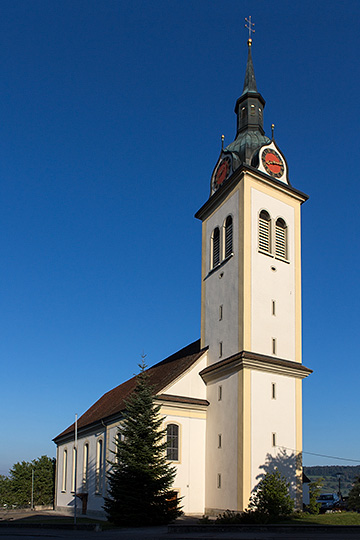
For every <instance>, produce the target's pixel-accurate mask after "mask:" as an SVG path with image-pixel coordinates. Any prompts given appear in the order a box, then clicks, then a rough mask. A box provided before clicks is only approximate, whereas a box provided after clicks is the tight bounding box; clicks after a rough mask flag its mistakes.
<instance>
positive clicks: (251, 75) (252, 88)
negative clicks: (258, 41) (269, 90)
mask: <svg viewBox="0 0 360 540" xmlns="http://www.w3.org/2000/svg"><path fill="white" fill-rule="evenodd" d="M251 45H252V39H250V38H249V39H248V58H247V64H246V71H245V81H244V88H243V91H242V95H244V94H247V92H255V93H257V87H256V80H255V71H254V64H253V61H252V56H251Z"/></svg>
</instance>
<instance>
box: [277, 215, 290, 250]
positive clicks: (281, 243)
mask: <svg viewBox="0 0 360 540" xmlns="http://www.w3.org/2000/svg"><path fill="white" fill-rule="evenodd" d="M275 257H280V258H281V259H287V258H288V256H287V225H286V223H285V221H284V220H283V219H282V218H278V219H277V220H276V223H275Z"/></svg>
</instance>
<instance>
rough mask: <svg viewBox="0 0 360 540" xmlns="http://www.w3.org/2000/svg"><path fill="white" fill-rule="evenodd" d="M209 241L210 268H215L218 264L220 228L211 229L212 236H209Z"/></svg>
mask: <svg viewBox="0 0 360 540" xmlns="http://www.w3.org/2000/svg"><path fill="white" fill-rule="evenodd" d="M211 241H212V242H211V243H212V254H211V257H212V265H211V267H212V268H215V266H217V265H218V264H220V229H219V227H216V228H215V229H214V230H213V233H212V237H211Z"/></svg>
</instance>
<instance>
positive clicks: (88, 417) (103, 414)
mask: <svg viewBox="0 0 360 540" xmlns="http://www.w3.org/2000/svg"><path fill="white" fill-rule="evenodd" d="M205 350H206V349H203V350H201V349H200V340H197V341H194V343H190V345H187V347H184V348H183V349H181V350H180V351H178V352H176V353H174V354H172V355H171V356H169V357H168V358H165V360H162V361H161V362H159V363H158V364H155V365H154V366H152V367H150V368H149V369H147V370H146V372H147V373H148V375H149V384H150V385H151V386H152V387H153V390H154V395H157V394H159V393H160V392H161V390H163V389H164V388H166V387H167V386H168V385H169V384H170V383H171V382H173V381H174V380H175V379H177V377H179V376H180V375H182V374H183V373H184V372H185V371H186V370H187V369H188V368H189V367H191V366H192V365H193V364H194V363H195V362H196V360H198V359H199V358H200V357H201V356H202V354H203V353H204V351H205ZM135 387H136V376H134V377H132V378H131V379H129V380H128V381H125V382H124V383H122V384H120V385H119V386H116V388H113V389H112V390H110V391H109V392H107V393H106V394H104V395H103V396H102V397H101V398H100V399H99V400H98V401H96V403H94V405H92V406H91V407H90V409H88V410H87V411H86V412H85V413H84V414H83V415H82V416H80V418H79V419H78V423H77V426H78V430H80V429H82V428H86V427H90V426H91V425H95V424H97V423H98V422H101V421H104V420H105V419H109V418H111V417H115V416H116V415H119V414H121V412H122V411H123V410H124V409H125V402H126V401H127V400H128V399H129V397H130V395H131V393H132V392H133V391H134V389H135ZM158 397H160V398H162V397H164V396H163V395H162V396H158ZM169 397H170V396H169ZM188 399H190V398H188ZM196 401H202V400H196ZM74 429H75V424H72V425H71V426H69V427H68V428H67V429H65V431H63V432H62V433H60V434H59V435H57V437H55V438H54V439H53V440H54V442H55V443H56V442H57V441H58V440H59V439H61V438H62V437H66V436H67V435H69V434H70V433H73V432H74Z"/></svg>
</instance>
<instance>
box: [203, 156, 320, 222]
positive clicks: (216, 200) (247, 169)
mask: <svg viewBox="0 0 360 540" xmlns="http://www.w3.org/2000/svg"><path fill="white" fill-rule="evenodd" d="M246 173H248V174H250V176H252V177H253V178H255V179H256V180H260V181H261V182H264V183H265V184H267V185H269V186H272V187H275V188H276V189H278V190H279V191H282V192H283V193H286V194H287V195H290V196H291V197H294V198H295V199H297V200H298V201H300V203H301V204H302V203H303V202H305V201H307V200H308V198H309V196H308V195H306V193H303V192H302V191H299V190H298V189H295V188H294V187H292V186H290V185H289V184H284V183H283V182H280V181H279V180H276V178H272V177H271V176H269V175H267V174H265V173H263V172H262V171H259V170H258V169H256V168H255V167H251V165H245V164H242V165H241V166H240V167H239V168H238V169H236V171H235V172H234V173H233V174H232V175H231V176H230V178H228V180H226V182H224V184H223V185H222V186H221V187H220V188H219V189H218V190H217V191H216V192H215V193H214V194H213V195H211V197H210V198H209V199H208V200H207V201H206V203H205V204H203V205H202V207H201V208H200V209H199V210H198V211H197V212H196V214H195V217H196V218H197V219H200V220H202V221H203V220H204V219H206V218H207V217H208V216H209V215H210V214H211V213H212V211H213V210H215V209H216V208H217V207H218V205H219V204H220V203H221V202H222V201H223V200H224V199H225V198H226V197H227V196H228V195H229V193H231V191H232V190H233V188H234V187H235V186H236V185H237V184H238V183H239V182H241V180H243V178H244V175H245V174H246Z"/></svg>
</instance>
